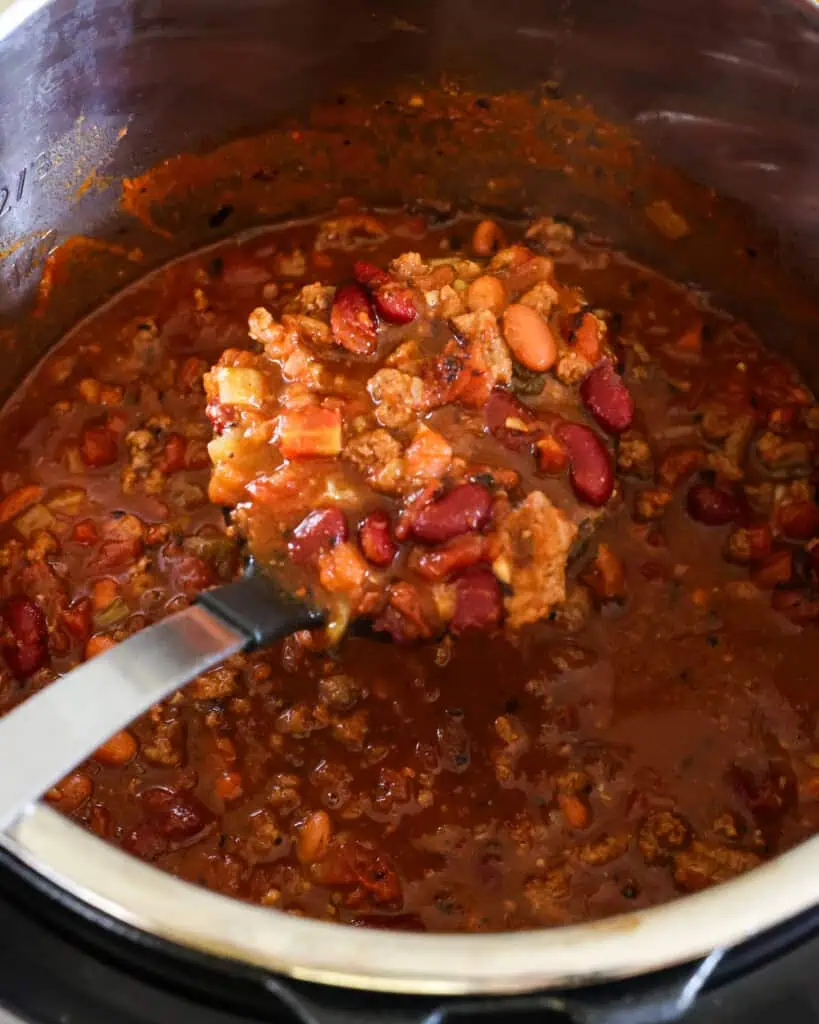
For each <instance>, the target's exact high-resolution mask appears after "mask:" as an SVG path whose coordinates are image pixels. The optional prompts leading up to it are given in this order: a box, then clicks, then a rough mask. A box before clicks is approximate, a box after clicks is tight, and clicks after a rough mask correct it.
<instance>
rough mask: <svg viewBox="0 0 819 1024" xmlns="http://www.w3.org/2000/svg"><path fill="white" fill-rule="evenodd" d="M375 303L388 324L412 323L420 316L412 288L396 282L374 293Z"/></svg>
mask: <svg viewBox="0 0 819 1024" xmlns="http://www.w3.org/2000/svg"><path fill="white" fill-rule="evenodd" d="M373 305H374V306H375V308H376V310H377V312H378V315H379V316H380V317H381V318H382V319H384V320H386V321H387V323H388V324H410V323H412V321H413V320H414V319H415V318H416V316H418V310H417V309H416V308H415V300H414V295H413V292H412V288H407V286H406V285H403V284H399V283H398V282H395V283H394V284H386V285H382V286H381V287H380V288H379V289H378V290H377V291H375V292H374V293H373Z"/></svg>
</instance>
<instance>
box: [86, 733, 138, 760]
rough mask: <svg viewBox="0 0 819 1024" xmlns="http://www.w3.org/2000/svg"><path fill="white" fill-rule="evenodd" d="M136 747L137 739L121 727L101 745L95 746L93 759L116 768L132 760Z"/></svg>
mask: <svg viewBox="0 0 819 1024" xmlns="http://www.w3.org/2000/svg"><path fill="white" fill-rule="evenodd" d="M138 749H139V748H138V746H137V741H136V740H135V739H134V737H133V736H132V735H131V733H130V732H128V730H127V729H122V730H121V731H120V732H117V733H114V735H113V736H111V738H110V739H107V740H106V741H105V743H103V744H102V746H101V747H97V749H96V750H95V751H94V760H95V761H98V762H99V763H100V764H104V765H108V766H110V767H115V768H118V767H120V766H121V765H125V764H128V762H129V761H133V759H134V758H135V757H136V754H137V750H138Z"/></svg>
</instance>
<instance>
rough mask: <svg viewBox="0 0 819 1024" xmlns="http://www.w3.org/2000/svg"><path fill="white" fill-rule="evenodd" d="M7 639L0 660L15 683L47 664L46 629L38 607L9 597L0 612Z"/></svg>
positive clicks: (23, 600)
mask: <svg viewBox="0 0 819 1024" xmlns="http://www.w3.org/2000/svg"><path fill="white" fill-rule="evenodd" d="M3 619H4V621H5V624H6V627H7V629H8V634H9V635H8V638H7V639H6V640H4V642H3V656H4V657H5V659H6V664H7V665H8V667H9V669H10V670H11V672H12V674H13V675H14V676H15V677H16V678H17V679H27V678H28V677H29V676H30V675H33V673H34V672H36V671H37V669H38V668H42V667H43V665H45V663H46V662H47V661H48V626H47V624H46V619H45V616H44V615H43V613H42V611H41V609H40V607H39V605H37V604H35V603H34V601H31V600H30V599H29V598H27V597H19V596H18V597H10V598H9V599H8V601H6V606H5V608H4V609H3Z"/></svg>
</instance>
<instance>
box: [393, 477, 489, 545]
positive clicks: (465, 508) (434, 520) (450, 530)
mask: <svg viewBox="0 0 819 1024" xmlns="http://www.w3.org/2000/svg"><path fill="white" fill-rule="evenodd" d="M491 507H492V496H491V495H490V493H489V491H488V490H487V489H486V488H485V487H484V486H483V485H482V484H460V485H459V486H458V487H455V488H453V490H451V491H450V492H449V494H446V495H444V497H443V498H440V499H439V500H438V501H434V502H432V503H431V504H429V505H427V506H426V507H425V508H423V509H422V510H421V511H420V512H419V513H418V515H417V516H416V517H415V519H414V521H413V523H412V527H411V532H412V535H413V536H414V537H415V538H416V539H417V540H421V541H424V542H425V543H427V544H442V543H443V542H444V541H447V540H451V539H452V538H453V537H457V536H458V535H459V534H462V533H470V532H472V531H474V530H480V529H481V527H483V526H484V525H485V523H486V521H487V520H488V518H489V513H490V510H491Z"/></svg>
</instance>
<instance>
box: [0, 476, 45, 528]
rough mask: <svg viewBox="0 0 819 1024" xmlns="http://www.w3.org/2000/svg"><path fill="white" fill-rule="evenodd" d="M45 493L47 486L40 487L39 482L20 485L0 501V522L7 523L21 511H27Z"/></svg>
mask: <svg viewBox="0 0 819 1024" xmlns="http://www.w3.org/2000/svg"><path fill="white" fill-rule="evenodd" d="M44 494H45V487H40V486H39V485H38V484H26V485H25V486H23V487H18V488H17V490H16V491H12V492H11V494H7V495H6V496H5V498H3V500H2V501H0V523H7V522H8V521H9V520H10V519H14V518H15V517H16V516H18V515H20V513H21V512H25V510H26V509H27V508H31V506H32V505H36V503H37V502H38V501H39V500H40V499H41V498H42V497H43V495H44Z"/></svg>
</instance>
